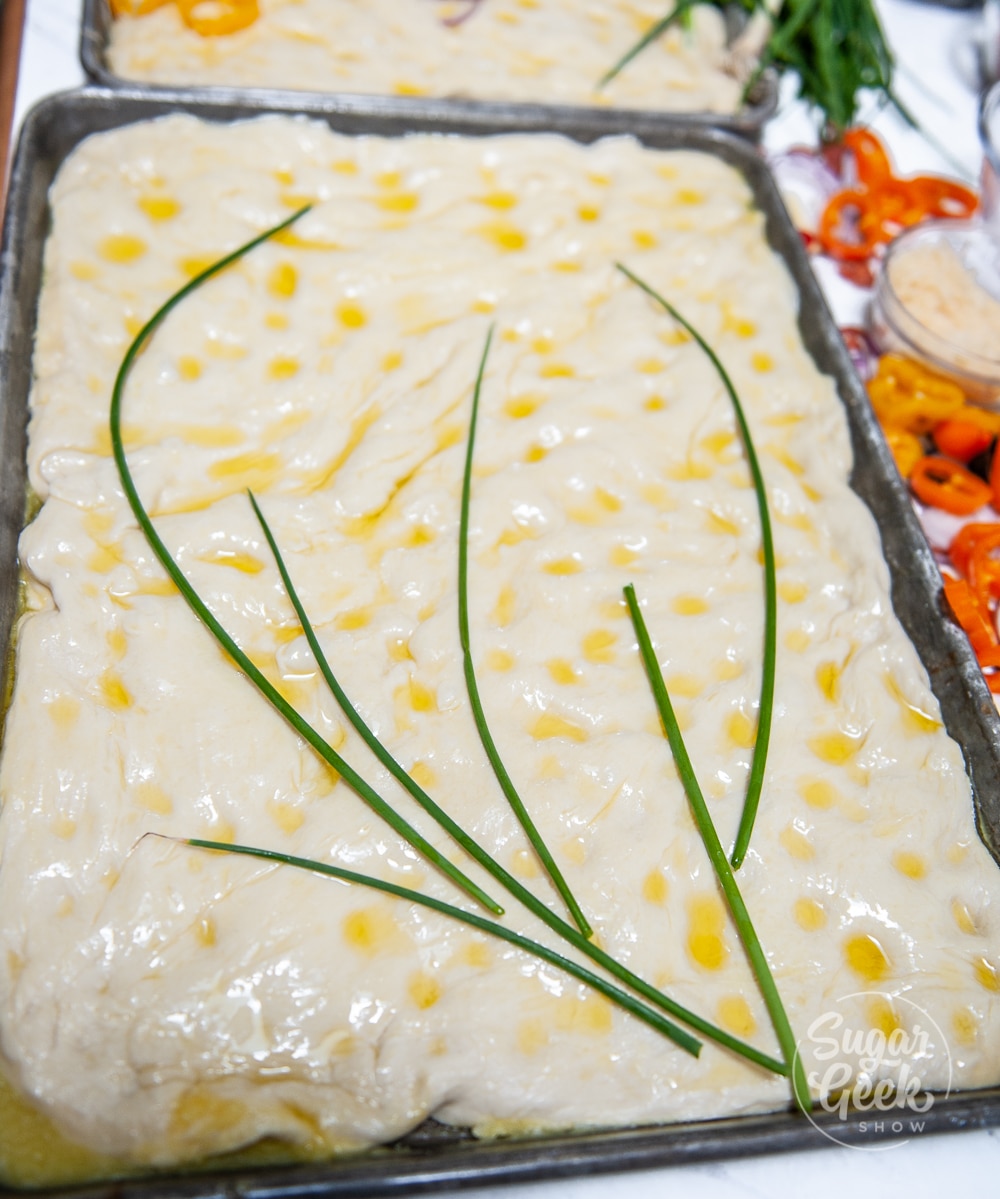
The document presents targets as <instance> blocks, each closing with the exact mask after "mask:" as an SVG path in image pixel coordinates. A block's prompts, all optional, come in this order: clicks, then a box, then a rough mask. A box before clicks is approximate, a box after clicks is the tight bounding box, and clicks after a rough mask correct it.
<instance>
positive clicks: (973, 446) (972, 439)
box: [931, 412, 993, 464]
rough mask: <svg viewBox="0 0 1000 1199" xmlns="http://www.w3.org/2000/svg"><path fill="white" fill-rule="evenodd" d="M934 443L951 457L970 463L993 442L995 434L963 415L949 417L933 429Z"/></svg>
mask: <svg viewBox="0 0 1000 1199" xmlns="http://www.w3.org/2000/svg"><path fill="white" fill-rule="evenodd" d="M931 437H932V438H933V439H934V444H935V445H936V446H937V448H938V449H939V450H940V451H941V453H942V454H946V455H947V456H948V457H949V458H954V459H955V460H956V461H957V462H963V463H966V464H968V463H969V462H970V461H971V460H972V459H973V458H975V457H976V455H977V454H982V453H984V452H985V451H986V450H988V449H989V448H990V446H991V445H992V444H993V434H992V433H991V432H990V430H989V429H986V428H984V427H983V426H982V425H981V424H979V423H977V422H976V421H971V420H966V419H965V413H964V412H963V414H962V416H961V417H949V418H948V419H946V420H943V421H941V423H940V424H939V425H935V426H934V428H933V429H932V430H931Z"/></svg>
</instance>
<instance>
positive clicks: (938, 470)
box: [910, 454, 993, 516]
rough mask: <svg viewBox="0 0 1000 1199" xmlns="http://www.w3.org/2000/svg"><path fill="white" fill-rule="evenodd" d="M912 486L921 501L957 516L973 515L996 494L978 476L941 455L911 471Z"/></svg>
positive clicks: (935, 455) (925, 460) (920, 462)
mask: <svg viewBox="0 0 1000 1199" xmlns="http://www.w3.org/2000/svg"><path fill="white" fill-rule="evenodd" d="M910 486H911V487H912V488H913V492H914V494H915V495H916V497H917V499H918V500H921V501H922V502H923V503H925V504H929V505H930V506H931V507H932V508H941V509H942V510H943V511H945V512H951V513H952V514H953V515H954V516H971V515H972V513H973V512H976V511H978V509H980V508H982V507H983V506H984V505H985V504H988V503H989V501H990V497H991V496H992V494H993V493H992V491H991V490H990V486H989V484H988V483H985V482H983V480H982V479H980V478H979V476H978V475H974V474H973V473H972V471H971V470H966V468H965V467H964V466H962V464H961V463H960V462H953V461H952V459H951V458H944V457H942V456H941V455H940V454H928V455H926V457H924V458H921V459H920V461H919V462H918V463H917V464H916V466H915V467H914V468H913V470H912V471H911V472H910Z"/></svg>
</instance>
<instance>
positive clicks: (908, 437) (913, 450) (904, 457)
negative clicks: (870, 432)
mask: <svg viewBox="0 0 1000 1199" xmlns="http://www.w3.org/2000/svg"><path fill="white" fill-rule="evenodd" d="M882 433H883V435H884V437H885V440H886V443H887V445H888V446H889V451H890V453H891V454H892V457H893V461H894V462H895V463H896V469H897V470H898V471H899V473H900V474H901V475H902V477H903V478H904V479H908V478H909V477H910V475H911V474H912V473H913V468H914V467H915V466H916V465H917V463H918V462H919V461H920V459H921V458H923V456H924V445H923V442H922V441H921V440H920V438H919V437H918V436H917V435H916V433H911V432H910V431H909V429H900V428H898V427H897V426H895V425H885V426H883V429H882Z"/></svg>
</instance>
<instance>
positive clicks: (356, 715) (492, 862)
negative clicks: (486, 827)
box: [251, 496, 787, 1075]
mask: <svg viewBox="0 0 1000 1199" xmlns="http://www.w3.org/2000/svg"><path fill="white" fill-rule="evenodd" d="M251 502H252V503H253V506H254V511H255V512H256V513H257V519H258V520H259V521H260V524H261V528H262V529H263V531H264V536H265V538H266V539H267V542H268V544H269V545H270V547H271V550H272V552H273V554H274V556H275V560H276V561H277V563H278V570H279V572H280V574H281V578H282V582H283V583H284V586H285V589H286V590H287V592H288V595H289V598H290V599H291V601H292V605H293V606H294V608H295V611H296V615H297V616H298V618H299V622H300V624H301V625H302V629H303V632H304V633H305V635H306V638H307V640H308V641H309V645H310V648H311V649H312V651H313V654H314V656H315V657H316V660H317V662H318V663H319V666H320V671H321V673H322V674H323V677H324V679H325V680H326V682H327V684H328V686H329V687H330V690H331V691H332V693H333V695H334V698H335V699H336V700H337V702H338V704H339V705H340V707H341V710H342V711H343V713H344V715H345V716H346V717H347V719H348V720H349V721H350V723H351V724H352V725H353V727H354V729H355V731H356V732H357V733H358V734H359V735H360V736H361V737H362V739H363V740H364V741H365V743H366V744H367V745H368V747H369V748H370V749H371V751H372V753H374V754H375V756H376V757H377V758H378V760H379V761H380V762H381V763H382V765H383V766H385V768H386V769H387V770H388V771H389V772H390V773H391V774H392V775H393V777H394V778H395V779H396V780H397V781H398V782H399V783H400V784H401V785H402V786H403V787H404V788H405V789H406V791H408V792H409V794H410V795H411V796H412V797H413V798H414V799H415V800H416V801H417V802H418V803H419V804H420V805H421V806H422V807H424V809H425V810H426V811H427V812H429V813H430V814H431V815H433V816H434V818H435V819H436V820H438V822H439V823H440V825H441V827H442V828H443V829H444V830H445V831H446V832H448V833H449V834H450V835H451V836H452V837H453V838H454V839H455V840H456V841H458V842H459V843H460V844H461V845H462V847H463V848H464V849H465V850H466V852H467V853H468V854H469V855H470V857H472V858H473V859H474V860H475V861H476V862H478V863H479V865H480V866H482V868H483V869H484V870H486V871H487V872H488V873H489V874H491V875H492V876H493V877H494V878H495V879H496V880H497V882H499V883H500V884H501V885H502V886H503V887H505V888H506V890H507V892H508V893H509V894H510V895H511V896H513V898H514V899H516V900H518V901H519V902H520V903H522V904H523V905H524V906H525V907H526V908H527V909H528V910H529V911H530V912H532V913H533V915H535V916H537V917H538V919H539V920H541V921H542V922H543V923H544V924H546V925H547V926H548V927H549V928H550V929H552V931H553V932H554V933H556V934H557V935H558V936H559V937H561V938H562V939H563V940H564V941H566V942H568V943H569V944H570V945H573V946H574V947H575V948H576V949H578V950H580V951H581V952H582V953H584V954H586V956H587V957H589V958H590V959H591V960H592V961H593V962H595V963H597V964H598V965H600V966H602V967H603V968H604V969H605V970H607V971H608V973H609V974H612V975H613V976H614V977H615V978H617V979H618V980H619V981H620V982H622V983H624V984H625V986H628V987H631V988H632V990H633V991H635V992H637V993H638V994H640V995H643V996H644V997H645V998H646V999H648V1000H649V1001H650V1002H651V1003H653V1004H655V1005H656V1006H657V1007H659V1008H662V1009H663V1010H664V1011H666V1012H670V1014H671V1015H674V1016H676V1017H677V1019H678V1020H681V1021H683V1022H684V1023H685V1024H687V1025H689V1026H690V1027H691V1028H694V1029H696V1030H697V1031H698V1032H700V1033H702V1034H703V1035H704V1036H705V1037H706V1038H708V1039H709V1040H712V1041H715V1042H716V1043H717V1044H719V1045H721V1046H722V1047H723V1048H725V1049H729V1050H731V1051H732V1052H734V1053H736V1054H739V1055H740V1056H741V1057H744V1058H747V1059H748V1060H749V1061H751V1062H753V1063H754V1064H755V1065H758V1066H762V1067H763V1068H764V1069H765V1070H770V1071H771V1072H772V1073H775V1074H782V1075H784V1074H786V1073H787V1070H786V1068H785V1066H784V1064H783V1063H782V1062H779V1061H778V1060H777V1059H776V1058H772V1057H769V1056H768V1055H767V1054H765V1053H761V1052H760V1051H759V1050H757V1049H755V1048H754V1047H753V1046H752V1045H748V1044H746V1042H744V1041H741V1040H739V1038H737V1037H734V1036H731V1035H730V1034H729V1033H727V1032H725V1031H724V1030H723V1029H721V1028H717V1027H716V1026H715V1025H714V1024H711V1023H710V1022H709V1021H707V1020H703V1019H702V1018H701V1017H700V1016H697V1015H696V1014H695V1013H694V1012H691V1011H689V1010H688V1009H687V1008H685V1007H683V1006H682V1005H681V1004H679V1003H676V1002H675V1001H674V1000H672V999H669V998H668V997H667V996H666V995H664V994H663V993H662V992H661V991H658V990H657V989H656V988H655V987H652V986H651V985H650V984H649V983H646V982H644V981H643V979H641V978H640V977H639V976H638V975H636V974H634V973H633V972H632V971H631V970H629V969H628V967H626V966H623V965H622V964H621V963H620V962H618V961H617V960H616V959H615V958H613V957H611V955H610V954H608V953H606V952H605V951H604V950H602V949H599V948H598V947H597V946H596V945H594V943H593V942H592V941H590V940H588V939H587V938H586V937H584V936H583V935H582V934H581V933H580V932H579V931H578V930H577V929H576V928H574V927H573V925H571V924H569V923H567V922H566V921H565V920H563V919H562V918H561V917H560V916H558V915H556V913H555V912H553V911H552V910H551V909H550V908H548V907H547V906H546V905H545V904H544V903H542V901H541V900H540V899H539V898H538V897H537V896H536V895H534V894H532V892H531V891H529V890H528V889H527V888H526V887H525V886H524V884H523V883H521V882H520V881H519V880H518V879H516V878H515V877H514V876H513V875H512V874H510V873H509V872H508V871H507V870H505V869H504V867H503V866H501V865H500V863H499V862H498V861H496V859H495V858H493V857H491V856H490V854H489V853H488V852H487V851H486V850H485V849H483V848H482V846H481V845H479V844H478V843H477V842H476V841H474V840H473V839H472V838H471V837H470V836H469V835H468V834H467V833H466V832H465V830H464V829H463V828H462V827H461V826H460V825H459V824H457V823H456V822H455V821H454V820H453V819H452V818H451V817H450V816H449V815H448V813H447V812H445V811H444V810H443V809H442V808H440V807H439V806H438V805H437V804H436V803H435V802H434V800H433V799H431V797H430V796H429V795H428V794H427V792H426V791H424V790H423V788H422V787H421V786H420V784H419V783H417V782H416V780H415V779H413V778H411V777H410V775H409V774H407V772H406V770H405V769H404V768H403V766H402V765H400V763H399V762H398V761H397V760H396V759H395V758H394V757H393V755H392V754H391V753H390V752H389V750H388V749H387V748H386V747H385V746H384V745H383V744H382V742H381V741H380V740H379V739H378V737H376V735H375V733H374V732H373V731H372V729H371V728H370V727H369V726H368V725H367V724H366V723H365V721H364V718H363V717H362V716H361V713H360V712H358V710H357V708H355V707H354V705H353V704H352V703H351V701H350V698H349V697H348V695H347V693H346V692H345V691H344V689H343V687H342V686H341V685H340V682H339V681H338V679H337V677H336V675H335V674H334V673H333V669H332V667H331V666H330V663H329V660H328V659H327V657H326V655H325V654H324V652H323V647H322V646H321V645H320V643H319V639H318V638H317V637H316V635H315V631H314V630H313V628H312V625H311V624H310V622H309V616H308V613H307V612H306V611H305V608H304V606H303V604H302V601H301V600H300V598H299V596H298V593H297V592H296V590H295V585H294V583H293V582H292V579H291V576H290V574H289V572H288V568H287V566H286V564H285V562H284V559H283V557H282V554H281V551H280V549H279V548H278V545H277V542H276V541H275V538H274V535H273V533H272V532H271V529H270V527H269V525H268V524H267V520H266V518H265V517H264V514H263V512H262V511H261V510H260V508H259V506H258V505H257V503H256V501H255V500H254V499H253V497H252V496H251Z"/></svg>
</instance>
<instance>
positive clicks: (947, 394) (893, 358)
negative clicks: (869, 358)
mask: <svg viewBox="0 0 1000 1199" xmlns="http://www.w3.org/2000/svg"><path fill="white" fill-rule="evenodd" d="M868 395H869V397H870V399H871V402H872V407H873V408H874V409H875V415H876V416H877V417H878V418H879V421H880V422H881V423H882V424H883V425H892V426H893V427H895V428H898V429H905V430H907V432H909V433H914V434H916V435H917V436H918V437H919V436H923V435H925V434H927V433H929V432H930V431H931V430H932V429H933V428H934V426H935V425H937V424H939V423H940V422H941V421H943V420H948V419H949V418H950V417H953V416H955V415H956V414H957V413H958V411H959V410H960V409H961V408H963V407H964V405H965V393H964V392H963V391H962V389H961V388H960V387H959V386H958V384H956V383H952V382H951V381H950V380H949V379H943V378H942V377H941V376H940V375H935V374H933V373H932V372H931V371H928V370H925V369H924V368H923V367H922V366H920V365H918V364H917V363H916V362H912V361H911V360H910V359H908V358H903V357H902V356H901V355H899V354H885V355H883V357H882V358H881V359H880V360H879V364H878V370H877V371H876V372H875V375H874V376H873V378H872V379H870V380H869V382H868Z"/></svg>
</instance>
